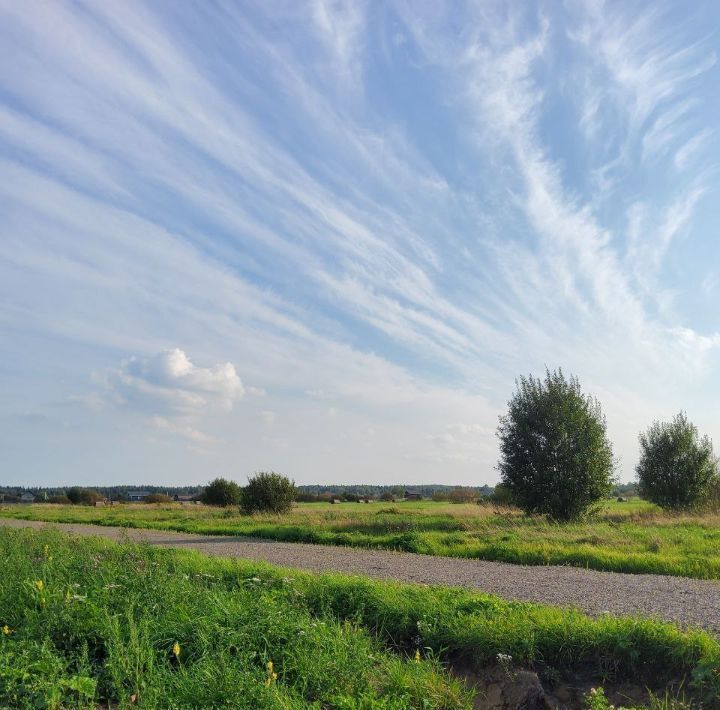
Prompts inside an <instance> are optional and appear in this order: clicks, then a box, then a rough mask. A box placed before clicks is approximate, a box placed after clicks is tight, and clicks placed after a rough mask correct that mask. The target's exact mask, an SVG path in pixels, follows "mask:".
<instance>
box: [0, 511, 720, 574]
mask: <svg viewBox="0 0 720 710" xmlns="http://www.w3.org/2000/svg"><path fill="white" fill-rule="evenodd" d="M0 516H4V517H11V518H19V519H26V520H46V521H52V522H72V523H92V524H96V525H111V526H127V527H138V528H153V529H161V530H175V531H179V532H189V533H199V534H207V535H243V536H251V537H263V538H268V539H273V540H279V541H286V542H308V543H316V544H328V545H346V546H353V547H367V548H380V549H390V550H402V551H407V552H418V553H421V554H428V555H445V556H450V557H466V558H476V559H485V560H496V561H501V562H513V563H519V564H527V565H548V564H555V565H572V566H577V567H588V568H591V569H598V570H607V571H613V572H630V573H653V574H664V575H674V576H683V577H695V578H700V579H720V515H719V514H697V515H693V514H682V515H670V514H667V513H664V512H663V511H661V510H660V509H659V508H657V507H656V506H654V505H652V504H650V503H647V502H645V501H640V500H630V501H628V502H627V503H617V502H615V501H610V502H608V503H606V504H605V505H604V506H603V508H602V509H601V510H600V511H599V512H598V514H597V515H596V516H595V517H594V518H593V519H590V520H587V521H583V522H579V523H568V524H556V523H553V522H551V521H548V520H546V519H544V518H539V517H527V516H524V515H522V514H521V513H519V512H518V511H516V510H512V509H499V508H494V507H492V506H480V505H452V504H447V503H434V502H430V501H423V502H398V503H373V504H359V503H341V504H337V505H330V504H322V503H301V504H299V505H298V506H296V507H295V508H294V509H293V511H292V512H290V513H288V514H287V515H282V516H276V515H242V514H241V513H240V512H239V511H238V510H237V509H218V508H211V507H208V506H194V505H186V506H183V505H180V504H170V505H146V504H131V505H119V506H114V507H109V508H92V507H83V506H59V505H43V504H39V505H38V504H34V505H12V506H9V505H6V506H0Z"/></svg>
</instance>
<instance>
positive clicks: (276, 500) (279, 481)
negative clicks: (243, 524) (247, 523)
mask: <svg viewBox="0 0 720 710" xmlns="http://www.w3.org/2000/svg"><path fill="white" fill-rule="evenodd" d="M296 495H297V490H296V488H295V484H294V483H293V482H292V481H291V480H290V479H289V478H287V476H283V475H281V474H279V473H274V472H273V471H270V472H266V471H261V472H260V473H256V474H255V475H254V476H252V477H251V478H250V479H249V480H248V484H247V486H245V488H243V490H242V509H243V511H244V512H246V513H287V512H288V511H289V510H290V508H291V506H292V503H293V501H294V500H295V497H296Z"/></svg>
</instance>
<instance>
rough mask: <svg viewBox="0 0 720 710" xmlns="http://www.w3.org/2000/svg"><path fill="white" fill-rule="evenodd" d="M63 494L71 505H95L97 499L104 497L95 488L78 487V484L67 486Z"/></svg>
mask: <svg viewBox="0 0 720 710" xmlns="http://www.w3.org/2000/svg"><path fill="white" fill-rule="evenodd" d="M65 495H66V497H67V498H68V500H69V501H70V502H71V503H72V504H73V505H95V503H96V502H97V501H99V500H104V499H105V497H104V496H102V495H100V493H98V492H97V491H96V490H93V489H92V488H80V487H79V486H73V487H72V488H68V490H67V493H66V494H65Z"/></svg>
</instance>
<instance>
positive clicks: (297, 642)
mask: <svg viewBox="0 0 720 710" xmlns="http://www.w3.org/2000/svg"><path fill="white" fill-rule="evenodd" d="M0 555H1V557H0V559H2V560H3V574H2V575H1V576H0V706H1V707H13V708H16V707H17V708H36V707H54V708H60V707H87V708H90V707H98V706H100V707H118V706H120V707H137V706H140V707H149V708H160V707H167V708H170V707H178V708H179V707H228V706H232V707H253V708H306V707H317V708H323V707H333V708H368V709H369V708H397V709H400V708H413V707H417V708H469V707H471V697H470V695H471V692H470V691H469V690H468V689H467V688H465V686H464V685H463V684H461V683H460V681H458V680H457V679H456V678H454V677H453V676H452V675H451V674H450V673H449V672H448V670H447V668H446V667H445V664H450V665H454V666H458V665H459V664H462V665H464V666H468V665H469V666H470V667H473V668H479V667H482V666H484V665H488V664H493V663H495V662H496V659H497V656H498V654H507V655H509V656H511V657H512V659H513V663H514V664H520V665H523V666H533V667H535V668H536V669H538V670H539V671H540V672H541V673H542V674H543V677H544V678H546V679H548V678H550V679H552V678H554V677H555V678H559V677H560V676H561V675H562V674H563V673H569V672H572V671H573V670H577V669H582V671H583V673H584V674H585V676H586V677H592V678H594V679H596V680H597V681H598V683H602V682H615V681H618V680H619V679H622V678H632V679H633V681H634V682H635V683H646V684H648V685H650V686H652V685H653V684H654V685H655V687H658V684H660V686H659V687H667V685H668V684H669V683H671V682H672V681H674V682H675V683H676V685H677V686H680V685H682V687H683V689H684V691H685V692H688V693H691V694H693V695H694V697H695V698H696V699H700V698H701V697H703V698H704V699H705V701H706V703H707V704H706V707H714V706H715V704H717V700H718V698H719V697H720V644H719V643H718V642H717V641H716V640H715V639H713V638H711V637H710V636H708V635H707V634H704V633H701V632H680V631H679V630H678V629H676V628H674V627H672V626H670V625H667V624H663V623H660V622H656V621H649V620H632V619H616V618H612V617H603V618H600V619H590V618H588V617H586V616H584V615H582V614H580V613H577V612H571V611H570V612H569V611H563V610H559V609H555V608H551V607H542V606H536V605H531V604H524V603H518V602H506V601H503V600H500V599H498V598H495V597H491V596H488V595H482V594H477V593H472V592H468V591H464V590H459V589H449V588H441V587H437V588H434V587H418V586H412V585H403V584H393V583H384V582H375V581H370V580H367V579H363V578H356V577H343V576H340V575H324V576H313V575H309V574H305V573H297V572H289V571H287V570H281V569H278V568H273V567H271V566H269V565H265V564H257V563H250V562H244V561H237V560H222V559H209V558H207V557H203V556H201V555H199V554H196V553H191V552H184V551H171V550H164V549H157V548H149V547H143V546H138V545H132V544H123V545H119V544H117V543H113V542H109V541H105V540H100V539H94V538H89V539H76V540H73V539H71V538H69V537H68V536H65V535H62V534H61V533H58V532H54V531H31V530H10V529H2V530H0ZM271 662H272V664H271Z"/></svg>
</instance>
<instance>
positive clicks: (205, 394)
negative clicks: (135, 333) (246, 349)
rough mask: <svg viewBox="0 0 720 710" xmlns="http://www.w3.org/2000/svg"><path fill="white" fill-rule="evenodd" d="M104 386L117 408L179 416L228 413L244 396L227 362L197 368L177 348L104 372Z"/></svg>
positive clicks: (234, 371)
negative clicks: (123, 407) (217, 412)
mask: <svg viewBox="0 0 720 710" xmlns="http://www.w3.org/2000/svg"><path fill="white" fill-rule="evenodd" d="M107 385H108V389H109V390H110V393H111V395H112V396H113V398H114V400H115V402H116V403H117V404H119V405H123V406H128V407H132V408H137V409H140V410H141V411H148V412H168V413H170V414H179V415H196V414H201V413H203V412H205V411H208V410H211V409H214V408H217V409H221V410H225V411H228V410H230V409H232V407H233V404H234V403H235V401H236V400H238V399H240V398H241V397H242V396H243V393H244V388H243V384H242V382H241V380H240V377H239V376H238V374H237V372H236V370H235V367H234V366H233V365H232V364H231V363H229V362H226V363H222V364H218V365H215V366H214V367H211V368H203V367H198V366H197V365H194V364H193V363H192V362H191V361H190V359H189V358H188V357H187V355H186V354H185V353H184V352H183V351H182V350H180V349H179V348H174V349H173V350H165V351H163V352H161V353H158V354H157V355H154V356H151V357H131V358H130V359H129V360H126V361H124V362H123V363H122V364H121V365H120V367H119V368H117V369H115V370H111V371H110V372H109V373H108V375H107ZM162 421H165V420H162Z"/></svg>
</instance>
